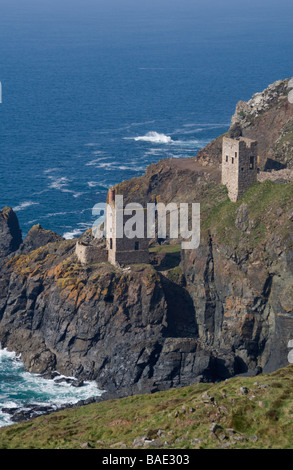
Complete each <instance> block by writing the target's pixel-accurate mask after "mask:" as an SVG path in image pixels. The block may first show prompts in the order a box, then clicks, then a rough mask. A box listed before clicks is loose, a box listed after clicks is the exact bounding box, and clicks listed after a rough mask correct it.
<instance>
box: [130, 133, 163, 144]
mask: <svg viewBox="0 0 293 470" xmlns="http://www.w3.org/2000/svg"><path fill="white" fill-rule="evenodd" d="M133 139H134V140H135V141H136V142H139V141H141V142H153V143H156V144H170V143H171V142H172V139H171V137H170V136H168V135H165V134H159V133H158V132H153V131H152V132H148V133H147V134H145V135H142V136H139V137H134V138H133Z"/></svg>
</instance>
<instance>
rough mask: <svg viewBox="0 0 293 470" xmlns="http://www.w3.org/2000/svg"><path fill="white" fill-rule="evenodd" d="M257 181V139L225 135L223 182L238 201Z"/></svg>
mask: <svg viewBox="0 0 293 470" xmlns="http://www.w3.org/2000/svg"><path fill="white" fill-rule="evenodd" d="M256 181H257V141H255V140H251V139H247V138H245V137H238V138H234V139H233V138H230V137H223V146H222V183H223V184H224V185H226V186H227V188H228V195H229V198H230V200H231V201H232V202H236V201H237V200H238V199H239V197H241V196H242V195H243V194H244V193H245V191H247V189H248V188H249V187H250V186H251V185H252V184H254V183H255V182H256Z"/></svg>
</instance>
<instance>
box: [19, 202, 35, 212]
mask: <svg viewBox="0 0 293 470" xmlns="http://www.w3.org/2000/svg"><path fill="white" fill-rule="evenodd" d="M38 204H39V202H33V201H25V202H22V203H21V204H20V205H19V206H15V207H13V210H14V212H19V211H23V210H25V209H26V208H27V207H30V206H36V205H38Z"/></svg>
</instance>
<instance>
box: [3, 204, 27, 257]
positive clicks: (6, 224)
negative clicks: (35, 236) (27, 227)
mask: <svg viewBox="0 0 293 470" xmlns="http://www.w3.org/2000/svg"><path fill="white" fill-rule="evenodd" d="M21 243H22V235H21V230H20V227H19V223H18V219H17V216H16V214H15V212H14V211H13V210H12V209H11V208H10V207H4V209H2V211H1V213H0V258H3V257H5V256H7V255H9V254H10V253H13V252H14V251H16V250H17V249H18V248H19V246H20V244H21Z"/></svg>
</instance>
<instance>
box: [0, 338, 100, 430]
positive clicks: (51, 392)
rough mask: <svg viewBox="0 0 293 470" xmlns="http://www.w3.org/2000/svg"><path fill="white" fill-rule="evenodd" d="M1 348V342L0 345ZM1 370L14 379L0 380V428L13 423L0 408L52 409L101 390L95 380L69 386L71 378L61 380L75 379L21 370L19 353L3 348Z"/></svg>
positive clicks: (85, 397)
mask: <svg viewBox="0 0 293 470" xmlns="http://www.w3.org/2000/svg"><path fill="white" fill-rule="evenodd" d="M0 347H1V345H0ZM0 371H2V373H4V377H5V376H6V375H7V373H8V376H9V378H10V379H11V378H12V379H13V377H14V378H15V380H5V379H4V380H3V382H1V399H0V427H2V426H7V425H9V424H12V420H11V417H10V415H9V414H8V413H5V412H2V411H1V409H2V408H8V409H9V408H10V409H11V408H12V409H13V408H19V407H21V409H23V410H25V409H29V406H28V405H40V406H48V405H49V406H52V407H53V408H54V409H58V407H60V406H62V405H67V404H74V403H77V402H78V401H79V400H84V399H87V398H89V397H93V396H99V395H101V394H102V393H103V391H102V390H99V389H98V386H97V383H96V382H95V381H85V382H84V385H83V386H82V387H78V388H76V387H72V386H71V384H70V381H61V382H60V379H74V377H66V376H64V375H59V374H58V376H57V377H56V378H55V379H45V378H43V377H41V376H40V375H39V374H32V373H30V372H27V371H25V370H24V367H23V363H22V362H21V361H20V359H19V356H17V355H16V354H15V353H13V352H9V351H7V350H6V349H0Z"/></svg>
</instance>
